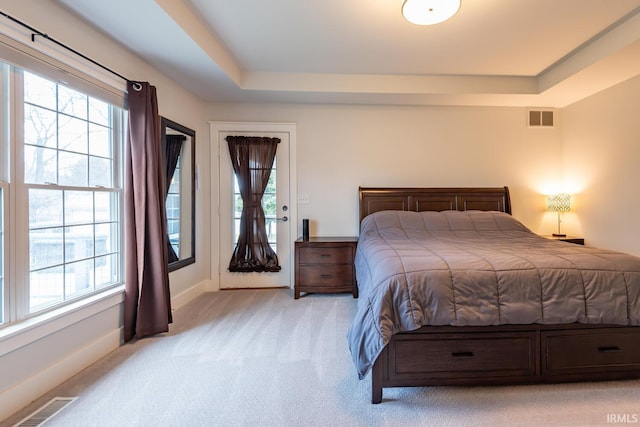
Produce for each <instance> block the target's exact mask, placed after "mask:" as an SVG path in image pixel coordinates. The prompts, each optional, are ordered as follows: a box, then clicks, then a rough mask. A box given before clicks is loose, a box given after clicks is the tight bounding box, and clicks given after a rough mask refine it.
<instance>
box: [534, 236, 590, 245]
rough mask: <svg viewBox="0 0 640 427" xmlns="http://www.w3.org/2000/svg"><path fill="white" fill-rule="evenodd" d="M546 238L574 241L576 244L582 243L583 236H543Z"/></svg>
mask: <svg viewBox="0 0 640 427" xmlns="http://www.w3.org/2000/svg"><path fill="white" fill-rule="evenodd" d="M544 237H546V238H547V239H552V240H560V241H561V242H568V243H575V244H576V245H584V238H582V237H573V236H564V237H562V236H544Z"/></svg>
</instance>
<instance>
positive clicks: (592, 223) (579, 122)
mask: <svg viewBox="0 0 640 427" xmlns="http://www.w3.org/2000/svg"><path fill="white" fill-rule="evenodd" d="M564 117H565V125H564V134H563V140H564V171H565V180H566V182H567V186H568V187H571V188H573V189H574V191H575V192H576V196H575V201H576V206H575V215H576V217H577V220H576V221H575V223H572V224H568V227H572V228H571V229H569V231H573V230H577V231H576V233H577V232H580V233H582V235H583V236H584V237H585V240H586V242H587V243H588V244H591V245H593V246H598V247H603V248H609V249H615V250H620V251H623V252H628V253H632V254H635V255H640V239H639V237H640V221H638V212H640V196H639V193H640V190H639V185H638V184H639V183H640V167H639V163H640V77H635V78H633V79H631V80H628V81H626V82H623V83H620V84H618V85H617V86H614V87H613V88H610V89H608V90H606V91H603V92H601V93H599V94H596V95H593V96H591V97H589V98H587V99H585V100H582V101H580V102H577V103H575V104H573V105H571V106H569V107H567V108H565V111H564Z"/></svg>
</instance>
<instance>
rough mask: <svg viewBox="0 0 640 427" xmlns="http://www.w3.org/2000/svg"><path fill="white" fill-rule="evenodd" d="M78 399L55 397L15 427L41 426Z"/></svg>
mask: <svg viewBox="0 0 640 427" xmlns="http://www.w3.org/2000/svg"><path fill="white" fill-rule="evenodd" d="M76 399H77V397H54V398H53V399H51V400H50V401H49V402H48V403H46V404H45V405H44V406H42V407H41V408H40V409H38V410H36V411H35V412H34V413H32V414H31V415H29V416H28V417H26V418H25V419H23V420H22V421H20V422H19V423H17V424H15V425H14V426H13V427H33V426H41V425H42V424H44V423H46V422H47V421H49V420H50V419H51V418H53V417H54V416H55V415H56V414H57V413H59V412H60V411H62V410H63V409H64V408H66V407H67V406H68V405H69V404H71V403H72V402H73V401H74V400H76Z"/></svg>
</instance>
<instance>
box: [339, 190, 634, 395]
mask: <svg viewBox="0 0 640 427" xmlns="http://www.w3.org/2000/svg"><path fill="white" fill-rule="evenodd" d="M359 195H360V221H361V229H360V237H359V241H358V248H357V251H356V260H355V268H356V276H357V281H358V288H359V295H360V297H359V302H358V311H357V314H356V316H355V319H354V321H353V323H352V325H351V327H350V329H349V332H348V341H349V347H350V351H351V354H352V358H353V361H354V364H355V367H356V370H357V373H358V375H359V377H360V378H361V379H362V378H364V377H365V376H366V375H367V374H368V373H369V372H371V400H372V403H380V402H381V401H382V392H383V388H385V387H408V386H433V385H486V384H528V383H550V382H562V381H590V380H620V379H631V378H640V327H639V326H638V325H640V258H638V257H634V256H631V255H627V254H622V253H619V252H614V251H608V250H602V249H598V248H592V247H584V246H580V245H575V244H572V243H566V242H559V241H553V240H551V239H546V238H544V237H541V236H537V235H535V234H534V233H532V232H531V231H530V230H529V229H527V228H526V227H525V226H524V225H522V224H521V223H520V222H518V221H517V220H515V219H514V218H513V217H512V216H511V201H510V197H509V190H508V188H507V187H501V188H360V189H359Z"/></svg>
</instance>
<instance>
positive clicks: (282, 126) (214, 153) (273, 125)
mask: <svg viewBox="0 0 640 427" xmlns="http://www.w3.org/2000/svg"><path fill="white" fill-rule="evenodd" d="M221 132H237V133H242V132H283V133H288V134H289V204H288V206H289V214H288V215H287V216H288V217H289V221H287V223H288V224H289V246H290V250H289V259H287V260H286V261H287V262H288V263H289V266H290V268H289V289H293V285H294V279H295V268H294V259H295V247H294V246H295V243H294V242H295V241H296V239H297V238H298V237H297V236H298V203H297V194H298V191H297V185H296V184H297V179H296V177H297V176H298V175H297V171H296V124H295V123H288V122H284V123H279V122H223V121H220V122H218V121H210V122H209V140H210V142H211V145H210V150H209V151H210V153H211V160H210V167H211V169H210V170H211V190H213V191H215V194H216V196H215V197H211V218H212V224H211V226H212V230H211V279H212V280H214V278H215V280H216V281H217V286H216V289H217V290H219V289H220V274H221V272H222V270H221V268H222V267H221V264H220V226H221V225H222V224H221V223H220V138H219V134H220V133H221ZM214 168H215V169H214ZM214 218H215V221H213V219H214ZM214 227H215V230H214V229H213V228H214Z"/></svg>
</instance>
